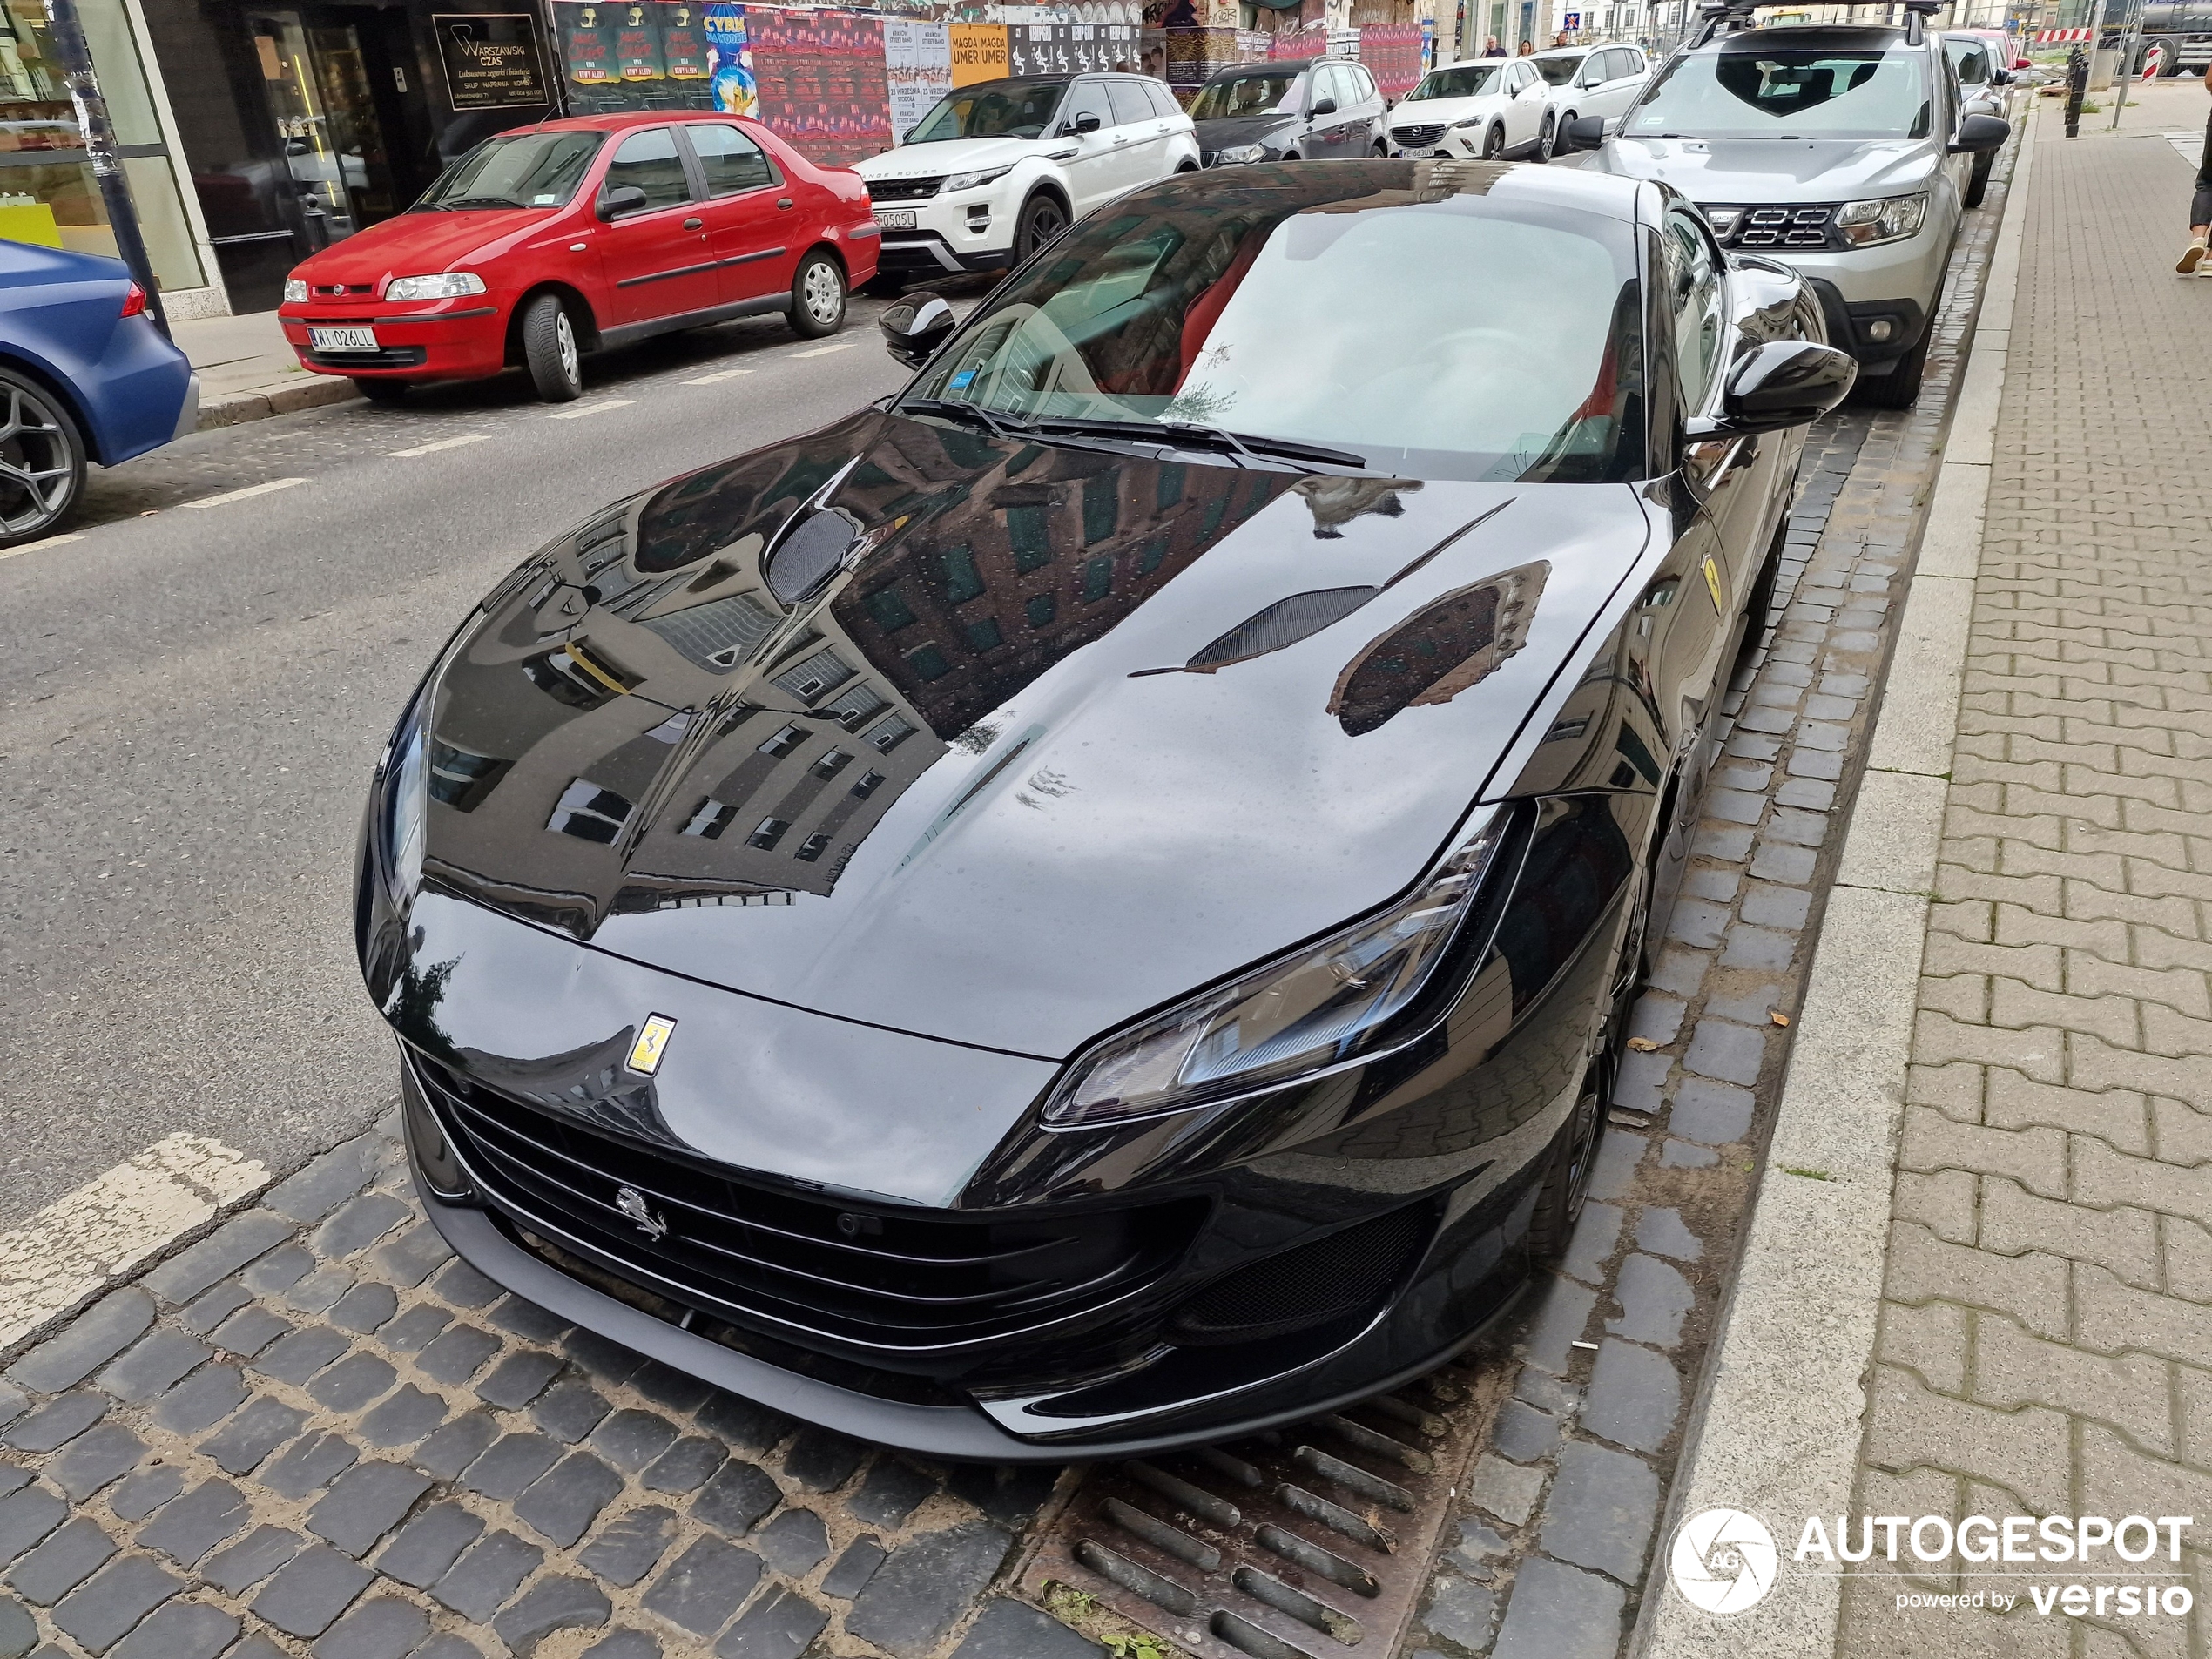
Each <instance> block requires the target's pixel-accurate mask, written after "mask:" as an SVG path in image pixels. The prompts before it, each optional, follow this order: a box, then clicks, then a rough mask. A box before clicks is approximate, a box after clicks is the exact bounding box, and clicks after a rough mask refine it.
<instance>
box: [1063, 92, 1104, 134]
mask: <svg viewBox="0 0 2212 1659" xmlns="http://www.w3.org/2000/svg"><path fill="white" fill-rule="evenodd" d="M1079 115H1095V116H1096V117H1097V118H1098V125H1101V126H1103V127H1109V126H1111V125H1114V108H1113V105H1110V104H1109V103H1108V102H1107V101H1106V88H1105V87H1104V86H1103V84H1100V83H1099V82H1097V81H1077V82H1076V84H1074V85H1072V86H1070V87H1069V89H1068V101H1067V102H1066V103H1064V104H1062V105H1061V106H1060V130H1061V131H1062V132H1074V131H1075V130H1076V117H1077V116H1079Z"/></svg>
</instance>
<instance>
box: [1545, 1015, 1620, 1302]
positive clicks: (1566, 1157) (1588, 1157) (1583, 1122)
mask: <svg viewBox="0 0 2212 1659" xmlns="http://www.w3.org/2000/svg"><path fill="white" fill-rule="evenodd" d="M1612 1076H1613V1065H1612V1062H1611V1060H1610V1058H1609V1056H1604V1055H1601V1056H1600V1057H1599V1058H1598V1059H1596V1060H1594V1061H1592V1062H1590V1065H1589V1069H1588V1071H1586V1072H1585V1073H1584V1074H1583V1076H1582V1087H1581V1090H1580V1092H1578V1093H1577V1094H1576V1096H1575V1109H1574V1110H1573V1111H1572V1112H1570V1113H1569V1114H1568V1119H1567V1123H1566V1124H1565V1126H1564V1127H1562V1128H1561V1130H1560V1132H1559V1138H1558V1140H1556V1141H1555V1142H1554V1143H1553V1144H1552V1156H1551V1163H1550V1165H1549V1167H1548V1168H1547V1169H1546V1170H1545V1171H1544V1175H1543V1181H1542V1184H1541V1185H1540V1186H1539V1187H1538V1188H1537V1189H1536V1208H1535V1211H1534V1213H1533V1214H1532V1215H1531V1216H1530V1217H1528V1257H1529V1260H1530V1261H1531V1262H1532V1263H1534V1264H1536V1265H1538V1266H1541V1265H1543V1264H1546V1263H1548V1262H1555V1261H1557V1260H1558V1259H1559V1258H1561V1256H1564V1255H1565V1254H1566V1253H1567V1245H1568V1240H1570V1239H1571V1238H1574V1236H1575V1222H1576V1221H1577V1220H1579V1219H1580V1218H1581V1214H1582V1203H1583V1200H1585V1199H1586V1198H1588V1197H1589V1191H1590V1166H1591V1165H1592V1164H1594V1163H1596V1162H1597V1143H1598V1137H1599V1136H1600V1135H1601V1134H1602V1131H1603V1129H1604V1125H1605V1096H1606V1095H1607V1094H1608V1093H1609V1092H1610V1090H1609V1089H1608V1083H1609V1081H1610V1079H1611V1077H1612Z"/></svg>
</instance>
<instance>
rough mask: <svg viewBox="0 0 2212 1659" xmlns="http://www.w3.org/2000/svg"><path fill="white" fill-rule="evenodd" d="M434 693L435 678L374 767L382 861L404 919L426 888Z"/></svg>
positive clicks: (388, 888)
mask: <svg viewBox="0 0 2212 1659" xmlns="http://www.w3.org/2000/svg"><path fill="white" fill-rule="evenodd" d="M436 695H437V677H436V676H435V674H434V675H433V676H431V678H429V679H428V680H426V681H424V682H423V685H422V689H421V691H420V692H419V693H417V694H416V697H415V701H414V703H413V704H412V705H409V707H408V711H407V713H406V715H405V716H404V717H403V718H401V721H400V724H399V729H398V730H397V731H395V732H393V733H392V741H391V745H390V746H389V747H388V748H387V749H386V750H385V751H384V756H383V759H381V760H379V761H378V762H377V763H376V787H377V788H378V789H379V790H380V791H381V792H382V800H381V804H380V805H379V806H378V809H377V819H378V822H377V830H378V840H380V842H381V846H379V848H378V851H379V853H381V859H380V860H379V861H380V862H381V864H382V866H383V869H384V878H385V891H386V893H387V894H388V896H389V897H390V899H391V901H392V908H393V909H394V910H395V911H397V912H398V913H399V914H401V915H402V916H404V915H405V914H407V913H408V907H410V906H411V905H413V904H414V902H415V894H417V893H419V892H421V889H422V836H423V826H424V818H425V816H426V814H427V813H428V806H429V791H428V781H429V773H428V759H427V755H428V749H429V743H430V738H429V734H428V732H427V731H426V730H425V728H426V727H427V725H428V722H429V718H430V705H431V702H432V700H433V698H435V697H436Z"/></svg>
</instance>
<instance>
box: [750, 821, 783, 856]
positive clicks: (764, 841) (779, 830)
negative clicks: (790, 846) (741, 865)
mask: <svg viewBox="0 0 2212 1659" xmlns="http://www.w3.org/2000/svg"><path fill="white" fill-rule="evenodd" d="M790 827H791V823H790V820H789V819H782V818H764V819H761V820H760V826H759V828H758V829H756V830H754V831H753V832H752V834H750V835H748V836H746V837H745V845H746V846H757V847H759V849H760V850H761V851H762V852H763V853H767V852H772V851H773V850H774V848H775V845H776V843H777V842H779V841H780V840H783V839H784V832H785V831H786V830H787V829H789V828H790Z"/></svg>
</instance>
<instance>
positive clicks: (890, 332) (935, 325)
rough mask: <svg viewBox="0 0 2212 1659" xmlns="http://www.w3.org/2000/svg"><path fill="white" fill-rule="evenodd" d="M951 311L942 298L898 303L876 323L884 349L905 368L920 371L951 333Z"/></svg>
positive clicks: (932, 296) (925, 297) (931, 295)
mask: <svg viewBox="0 0 2212 1659" xmlns="http://www.w3.org/2000/svg"><path fill="white" fill-rule="evenodd" d="M953 324H954V316H953V308H952V307H950V306H949V305H948V304H946V303H945V300H944V297H943V296H942V295H941V294H934V293H926V294H921V295H918V296H916V297H915V298H914V299H912V300H900V302H899V303H898V304H897V305H895V306H893V307H891V308H890V309H889V310H887V311H886V312H885V313H884V314H883V315H882V316H880V317H879V318H877V319H876V327H879V328H880V329H882V330H883V348H884V349H885V350H886V351H887V352H889V353H890V354H891V355H892V356H893V357H894V358H896V359H897V360H898V361H900V362H901V363H904V364H905V365H906V366H907V368H921V366H922V365H923V364H924V363H926V362H927V361H929V360H930V358H931V357H933V356H934V355H935V354H936V351H937V347H940V346H941V345H943V344H944V343H945V341H946V340H947V339H948V337H949V336H950V335H951V334H952V332H953Z"/></svg>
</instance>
